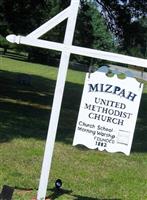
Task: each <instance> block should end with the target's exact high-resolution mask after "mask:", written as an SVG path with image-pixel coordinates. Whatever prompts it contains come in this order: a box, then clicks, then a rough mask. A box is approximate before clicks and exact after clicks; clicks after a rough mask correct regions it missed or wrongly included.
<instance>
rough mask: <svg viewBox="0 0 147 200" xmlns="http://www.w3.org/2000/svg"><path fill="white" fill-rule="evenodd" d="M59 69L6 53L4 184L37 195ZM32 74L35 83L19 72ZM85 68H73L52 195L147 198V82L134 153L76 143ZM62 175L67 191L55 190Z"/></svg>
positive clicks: (0, 123)
mask: <svg viewBox="0 0 147 200" xmlns="http://www.w3.org/2000/svg"><path fill="white" fill-rule="evenodd" d="M57 71H58V68H55V67H51V66H46V65H39V64H33V63H28V62H23V61H18V60H14V59H10V58H5V57H1V58H0V188H2V186H3V185H9V186H12V187H14V188H15V192H14V195H13V199H14V200H30V199H32V198H33V197H35V196H36V193H37V189H38V184H39V178H40V171H41V165H42V159H43V154H44V146H45V140H46V135H47V129H48V121H49V117H50V111H51V106H52V99H53V94H54V88H55V83H56V77H57ZM21 74H27V76H28V77H29V78H30V82H29V84H26V85H25V84H21V83H20V82H19V77H20V76H21ZM84 78H85V73H84V72H79V71H74V70H68V76H67V81H66V86H65V92H64V97H63V103H62V109H61V114H60V120H59V125H58V131H57V137H56V143H55V149H54V155H53V161H52V168H51V172H50V179H49V185H48V191H47V196H49V197H50V198H51V199H52V200H54V199H59V200H104V199H105V200H147V123H146V118H147V83H145V86H144V93H143V96H142V100H141V105H140V111H139V116H138V120H137V125H136V131H135V136H134V140H133V145H132V151H131V155H130V156H125V155H124V154H121V153H115V154H111V153H106V152H99V151H96V150H88V149H87V148H83V147H80V146H79V147H73V146H72V140H73V136H74V129H75V125H76V120H77V115H78V109H79V103H80V99H81V94H82V89H83V82H84ZM57 178H61V179H62V181H63V187H62V188H63V190H62V192H59V193H58V192H56V191H55V190H54V182H55V180H56V179H57Z"/></svg>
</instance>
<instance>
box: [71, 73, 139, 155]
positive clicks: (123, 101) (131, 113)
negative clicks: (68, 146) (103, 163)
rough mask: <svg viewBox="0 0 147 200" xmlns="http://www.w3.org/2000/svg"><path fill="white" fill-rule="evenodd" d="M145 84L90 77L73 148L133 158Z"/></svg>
mask: <svg viewBox="0 0 147 200" xmlns="http://www.w3.org/2000/svg"><path fill="white" fill-rule="evenodd" d="M142 89H143V84H140V83H139V82H138V81H137V80H136V79H135V78H130V77H127V78H125V79H119V78H118V77H117V75H114V77H108V76H107V75H106V74H105V73H103V72H98V71H97V72H94V73H92V74H91V75H90V77H89V73H87V75H86V79H85V85H84V90H83V95H82V100H81V105H80V110H79V116H78V120H77V125H76V130H75V136H74V141H73V145H77V144H82V145H85V146H86V147H88V148H90V149H97V148H98V149H99V150H100V151H103V150H106V151H108V152H123V153H125V154H126V155H129V154H130V149H131V145H132V140H133V135H134V129H135V124H136V119H137V114H138V109H139V104H140V99H141V94H142Z"/></svg>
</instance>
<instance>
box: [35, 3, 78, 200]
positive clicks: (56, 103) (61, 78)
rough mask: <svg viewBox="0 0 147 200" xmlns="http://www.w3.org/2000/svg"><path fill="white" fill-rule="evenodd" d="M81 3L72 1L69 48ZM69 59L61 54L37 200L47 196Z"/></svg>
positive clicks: (64, 52) (66, 41)
mask: <svg viewBox="0 0 147 200" xmlns="http://www.w3.org/2000/svg"><path fill="white" fill-rule="evenodd" d="M79 3H80V0H72V1H71V13H70V16H69V17H68V20H67V27H66V31H65V37H64V44H66V45H69V46H70V45H72V41H73V36H74V30H75V25H76V19H77V14H78V7H79ZM69 59H70V51H69V50H68V49H67V50H66V49H65V50H64V51H62V54H61V60H60V65H59V71H58V76H57V82H56V88H55V94H54V99H53V105H52V112H51V117H50V123H49V128H48V133H47V140H46V146H45V152H44V159H43V164H42V170H41V177H40V183H39V189H38V194H37V200H44V199H45V196H46V191H47V185H48V179H49V173H50V168H51V161H52V155H53V149H54V143H55V137H56V131H57V126H58V120H59V114H60V108H61V103H62V98H63V92H64V86H65V80H66V74H67V69H68V65H69Z"/></svg>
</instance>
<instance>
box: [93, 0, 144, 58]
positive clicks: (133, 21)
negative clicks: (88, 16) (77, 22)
mask: <svg viewBox="0 0 147 200" xmlns="http://www.w3.org/2000/svg"><path fill="white" fill-rule="evenodd" d="M94 2H95V3H96V5H97V6H98V9H99V10H100V12H101V14H102V15H103V17H104V18H105V21H106V23H107V26H108V28H109V30H111V31H112V32H113V33H114V34H115V37H116V38H117V39H118V41H119V44H120V47H121V49H122V50H123V51H126V52H127V53H128V52H129V53H130V54H131V55H136V56H142V57H144V55H145V53H143V52H142V51H141V48H142V47H141V46H142V45H143V44H144V42H145V41H144V40H145V38H144V36H145V34H144V31H145V32H146V27H145V25H144V24H142V23H141V21H142V20H146V17H147V1H146V0H140V1H137V0H111V1H109V0H95V1H94ZM137 37H139V38H140V40H141V41H140V40H139V39H137ZM145 43H146V42H145ZM143 46H144V45H143ZM129 49H130V50H129ZM133 49H134V50H133ZM135 49H136V50H135ZM144 49H145V48H144ZM135 51H136V53H135ZM133 52H134V53H133ZM137 52H138V53H137Z"/></svg>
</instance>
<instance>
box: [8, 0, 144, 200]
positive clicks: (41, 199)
mask: <svg viewBox="0 0 147 200" xmlns="http://www.w3.org/2000/svg"><path fill="white" fill-rule="evenodd" d="M79 4H80V0H71V4H70V6H69V7H68V8H66V9H65V10H63V11H62V12H61V13H59V14H57V15H56V16H55V17H54V18H52V19H50V20H49V21H47V22H46V23H45V24H43V25H42V26H40V27H39V28H38V29H36V30H34V31H33V32H31V33H30V34H28V35H27V36H25V37H24V36H16V35H8V36H7V40H8V41H9V42H12V43H17V44H25V45H29V46H34V47H41V48H45V49H53V50H56V51H61V60H60V65H59V71H58V77H57V82H56V88H55V94H54V100H53V106H52V112H51V117H50V122H49V128H48V134H47V140H46V146H45V153H44V159H43V165H42V171H41V177H40V183H39V190H38V195H37V200H45V196H46V190H47V184H48V178H49V171H50V167H51V160H52V154H53V149H54V142H55V136H56V130H57V125H58V119H59V114H60V108H61V103H62V97H63V92H64V85H65V79H66V74H67V69H68V65H69V59H70V54H71V53H72V54H77V55H82V56H87V57H92V58H98V59H104V60H109V61H114V62H119V63H124V64H130V65H135V66H140V67H144V68H147V61H146V60H145V59H141V58H135V57H130V56H125V55H120V54H115V53H110V52H104V51H99V50H94V49H88V48H83V47H78V46H74V45H72V41H73V36H74V30H75V25H76V19H77V13H78V7H79ZM65 19H68V20H67V27H66V32H65V38H64V43H63V44H62V43H57V42H51V41H45V40H42V39H39V37H40V36H42V35H43V34H45V33H46V32H48V31H49V30H51V29H52V28H53V27H55V26H56V25H58V24H59V23H60V22H62V21H63V20H65Z"/></svg>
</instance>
